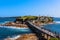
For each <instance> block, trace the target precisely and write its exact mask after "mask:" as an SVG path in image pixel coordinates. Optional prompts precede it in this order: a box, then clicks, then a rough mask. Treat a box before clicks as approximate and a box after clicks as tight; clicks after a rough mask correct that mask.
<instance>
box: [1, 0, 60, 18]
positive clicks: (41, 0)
mask: <svg viewBox="0 0 60 40" xmlns="http://www.w3.org/2000/svg"><path fill="white" fill-rule="evenodd" d="M24 15H34V16H39V15H40V16H53V17H60V0H0V17H10V16H24Z"/></svg>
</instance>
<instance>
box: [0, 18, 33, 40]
mask: <svg viewBox="0 0 60 40" xmlns="http://www.w3.org/2000/svg"><path fill="white" fill-rule="evenodd" d="M15 19H16V18H0V24H3V23H6V22H12V21H15ZM28 33H32V30H30V29H29V28H8V27H7V26H0V40H4V39H5V38H7V37H15V36H17V35H22V34H28Z"/></svg>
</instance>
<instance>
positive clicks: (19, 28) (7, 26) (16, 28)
mask: <svg viewBox="0 0 60 40" xmlns="http://www.w3.org/2000/svg"><path fill="white" fill-rule="evenodd" d="M0 27H4V28H12V29H28V28H24V27H23V28H22V27H13V26H0Z"/></svg>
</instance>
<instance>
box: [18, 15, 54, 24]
mask: <svg viewBox="0 0 60 40" xmlns="http://www.w3.org/2000/svg"><path fill="white" fill-rule="evenodd" d="M17 19H19V20H21V19H22V20H23V21H31V20H36V21H39V22H41V23H49V22H53V18H52V17H47V16H40V17H38V16H21V17H17Z"/></svg>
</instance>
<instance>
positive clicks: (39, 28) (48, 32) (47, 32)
mask: <svg viewBox="0 0 60 40" xmlns="http://www.w3.org/2000/svg"><path fill="white" fill-rule="evenodd" d="M28 23H29V24H31V25H32V26H34V27H35V28H37V29H38V30H40V31H42V32H44V33H46V34H48V35H50V36H52V37H56V36H57V35H56V33H52V32H50V31H49V30H46V29H44V28H41V27H37V26H35V25H33V24H32V23H31V22H28Z"/></svg>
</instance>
